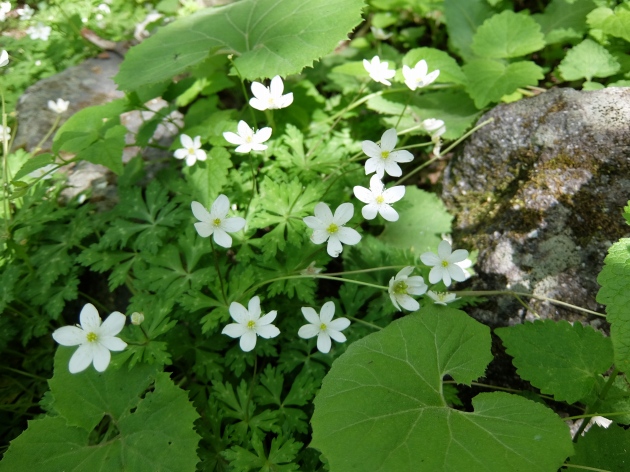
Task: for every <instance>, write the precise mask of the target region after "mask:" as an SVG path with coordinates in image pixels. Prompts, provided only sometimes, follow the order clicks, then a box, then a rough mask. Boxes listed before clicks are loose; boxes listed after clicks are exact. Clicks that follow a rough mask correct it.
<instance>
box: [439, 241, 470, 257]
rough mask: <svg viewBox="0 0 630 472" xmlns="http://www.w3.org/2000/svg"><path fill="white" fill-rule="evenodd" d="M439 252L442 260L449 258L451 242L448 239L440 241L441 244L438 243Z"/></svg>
mask: <svg viewBox="0 0 630 472" xmlns="http://www.w3.org/2000/svg"><path fill="white" fill-rule="evenodd" d="M437 254H438V256H439V258H440V259H441V260H444V259H448V258H449V256H450V255H451V243H449V242H448V241H447V240H446V239H443V240H442V241H440V244H438V250H437ZM464 259H465V258H464Z"/></svg>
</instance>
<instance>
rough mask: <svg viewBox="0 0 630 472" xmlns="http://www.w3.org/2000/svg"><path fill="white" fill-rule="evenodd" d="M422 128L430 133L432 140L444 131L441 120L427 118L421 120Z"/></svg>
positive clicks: (444, 127)
mask: <svg viewBox="0 0 630 472" xmlns="http://www.w3.org/2000/svg"><path fill="white" fill-rule="evenodd" d="M422 128H423V129H424V130H425V131H427V132H428V133H429V134H430V135H431V139H433V140H434V141H435V140H436V139H437V138H439V137H440V136H442V135H443V134H444V133H445V132H446V126H444V122H443V121H442V120H436V119H435V118H427V119H426V120H424V121H423V122H422Z"/></svg>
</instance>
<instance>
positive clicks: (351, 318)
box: [346, 315, 383, 331]
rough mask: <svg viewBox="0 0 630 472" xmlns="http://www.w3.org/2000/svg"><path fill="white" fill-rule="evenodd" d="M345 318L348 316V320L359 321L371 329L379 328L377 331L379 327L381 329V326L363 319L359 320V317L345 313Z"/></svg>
mask: <svg viewBox="0 0 630 472" xmlns="http://www.w3.org/2000/svg"><path fill="white" fill-rule="evenodd" d="M346 318H348V319H349V320H352V321H354V322H356V323H360V324H363V325H365V326H369V327H370V328H372V329H376V330H379V331H380V330H381V329H383V328H382V327H381V326H378V325H375V324H373V323H370V322H369V321H364V320H361V319H359V318H355V317H354V316H349V315H346Z"/></svg>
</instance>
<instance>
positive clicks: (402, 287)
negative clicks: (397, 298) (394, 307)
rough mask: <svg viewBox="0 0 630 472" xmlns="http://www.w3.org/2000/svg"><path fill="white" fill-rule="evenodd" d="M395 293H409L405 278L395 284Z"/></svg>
mask: <svg viewBox="0 0 630 472" xmlns="http://www.w3.org/2000/svg"><path fill="white" fill-rule="evenodd" d="M394 293H395V294H396V295H404V294H406V293H407V284H406V283H405V282H404V280H399V281H398V282H396V283H395V284H394Z"/></svg>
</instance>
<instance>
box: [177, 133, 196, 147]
mask: <svg viewBox="0 0 630 472" xmlns="http://www.w3.org/2000/svg"><path fill="white" fill-rule="evenodd" d="M179 140H180V141H181V143H182V146H184V147H185V148H186V149H188V148H191V147H194V145H195V142H194V141H193V140H192V138H191V137H190V136H188V135H187V134H182V135H181V136H180V137H179Z"/></svg>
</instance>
